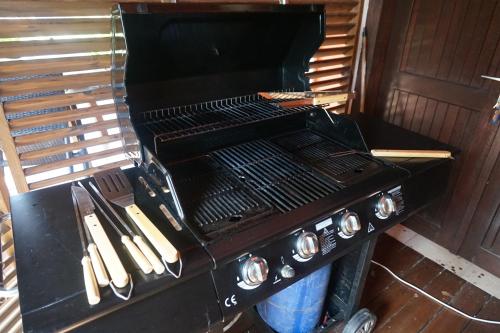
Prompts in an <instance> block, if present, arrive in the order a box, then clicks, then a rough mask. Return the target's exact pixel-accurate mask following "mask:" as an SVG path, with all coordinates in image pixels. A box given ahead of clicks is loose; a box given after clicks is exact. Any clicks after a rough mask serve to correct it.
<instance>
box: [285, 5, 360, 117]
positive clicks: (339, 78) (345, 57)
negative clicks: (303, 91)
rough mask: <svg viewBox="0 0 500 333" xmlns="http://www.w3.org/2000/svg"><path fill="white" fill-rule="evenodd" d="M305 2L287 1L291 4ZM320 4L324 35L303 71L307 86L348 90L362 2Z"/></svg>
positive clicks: (340, 108) (341, 106) (341, 108)
mask: <svg viewBox="0 0 500 333" xmlns="http://www.w3.org/2000/svg"><path fill="white" fill-rule="evenodd" d="M306 2H307V1H291V3H306ZM313 2H315V1H313ZM321 3H324V4H325V11H326V37H325V41H324V42H323V44H322V45H321V47H320V49H319V50H318V52H317V53H316V54H315V55H314V56H313V58H312V59H311V63H310V70H309V72H308V74H307V75H308V76H309V79H310V84H311V89H312V90H316V91H325V90H344V91H348V90H349V89H350V86H351V80H352V73H353V67H354V65H355V58H356V47H357V40H358V34H359V23H360V19H361V10H362V1H361V0H359V1H358V0H351V1H348V0H334V1H322V2H321ZM346 107H347V105H346V103H337V104H331V105H330V106H329V107H327V109H328V110H330V111H334V112H338V113H344V112H346Z"/></svg>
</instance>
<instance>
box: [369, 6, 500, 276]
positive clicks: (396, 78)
mask: <svg viewBox="0 0 500 333" xmlns="http://www.w3.org/2000/svg"><path fill="white" fill-rule="evenodd" d="M499 15H500V1H499V0H479V1H473V0H457V1H446V0H385V1H384V6H383V8H382V9H381V17H382V18H381V23H380V27H381V29H380V30H379V31H380V34H379V35H378V36H377V42H376V43H377V44H376V47H379V48H378V49H377V48H376V49H375V50H374V54H375V55H376V59H374V60H373V63H374V64H378V65H382V66H383V67H382V68H381V69H380V68H375V69H374V72H375V75H374V77H373V80H374V81H372V80H370V81H372V82H371V83H370V84H371V85H370V87H372V89H375V90H376V93H372V94H370V95H369V96H371V100H370V99H369V100H368V102H367V105H368V106H369V107H370V109H369V112H371V113H373V114H375V115H378V116H380V117H382V118H384V119H385V120H387V121H389V122H392V123H394V124H396V125H399V126H402V127H404V128H407V129H409V130H411V131H414V132H417V133H420V134H423V135H426V136H430V137H432V138H434V139H436V140H439V141H442V142H445V143H448V144H451V145H453V146H456V147H458V148H460V149H461V150H462V153H461V154H460V156H459V157H458V159H457V160H455V162H454V168H453V170H452V174H451V175H450V186H449V187H448V189H447V191H446V196H445V197H444V198H443V199H442V200H441V201H440V202H438V203H436V204H434V205H433V206H432V207H431V208H430V209H429V210H427V211H425V212H422V213H420V214H419V215H418V216H416V217H415V218H413V220H412V221H410V222H409V226H410V227H412V228H413V229H415V230H416V231H418V232H420V233H422V234H424V235H425V236H427V237H429V238H431V239H433V240H434V241H436V242H438V243H440V244H442V245H444V246H445V247H447V248H449V249H450V250H452V251H454V252H459V253H460V254H462V255H464V256H465V257H466V258H468V259H471V260H474V261H476V262H477V263H478V264H480V265H483V266H484V267H486V268H487V269H490V270H494V268H493V267H494V266H493V263H495V265H498V264H499V263H500V253H499V252H494V251H495V250H494V249H496V247H495V246H496V237H497V236H496V235H497V234H496V233H497V231H498V229H496V228H497V227H496V226H497V223H498V222H496V217H495V216H496V212H497V210H498V203H497V202H496V201H495V200H493V198H492V197H490V198H489V199H486V197H487V195H490V196H491V195H492V194H488V193H489V192H488V191H491V187H490V184H492V183H495V184H496V183H498V179H497V178H498V177H500V174H499V173H498V172H497V171H496V166H495V165H496V164H495V163H496V162H495V161H496V160H497V159H498V154H499V153H500V135H498V132H499V131H500V130H499V128H498V126H495V125H492V124H491V122H490V119H491V117H492V111H491V108H492V106H493V104H494V103H495V101H496V98H497V97H498V94H499V93H500V85H498V84H496V85H495V83H491V82H488V80H485V79H483V78H481V75H482V74H484V75H490V76H500V66H499V64H500V43H499V41H500V21H499V20H498V19H496V18H497V17H499ZM496 192H498V191H496ZM497 197H498V193H497ZM481 212H482V213H481ZM495 273H497V274H499V275H500V271H498V270H497V271H496V272H495Z"/></svg>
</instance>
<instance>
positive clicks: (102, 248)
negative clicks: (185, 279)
mask: <svg viewBox="0 0 500 333" xmlns="http://www.w3.org/2000/svg"><path fill="white" fill-rule="evenodd" d="M141 178H142V177H141ZM93 179H94V181H95V182H96V183H97V185H98V187H99V189H97V187H96V186H95V185H94V184H93V183H92V181H90V182H88V186H89V187H90V189H91V190H92V192H93V193H94V195H95V196H96V197H97V199H96V198H94V197H93V196H92V195H91V194H90V193H89V192H88V191H87V189H86V188H85V186H84V185H83V184H82V183H81V182H78V185H79V186H76V185H74V184H73V185H72V186H71V194H72V198H73V205H74V210H75V214H76V219H77V227H78V231H79V234H80V240H81V243H82V248H83V258H82V266H83V272H84V282H85V289H86V293H87V298H88V302H89V304H90V305H95V304H97V303H99V302H100V296H99V287H101V288H103V287H106V286H108V285H110V287H111V288H112V289H113V292H114V293H115V294H116V296H117V297H120V298H123V299H128V298H129V297H130V295H131V293H132V289H133V282H132V276H131V274H130V273H128V272H127V271H126V270H125V268H124V266H123V263H122V261H121V260H120V257H119V255H118V253H117V251H116V249H115V247H114V246H113V244H112V242H111V241H110V239H109V237H108V235H107V233H106V231H105V229H104V228H103V226H102V224H101V220H99V218H98V217H97V215H96V214H95V210H96V209H97V210H98V211H99V213H100V215H101V216H102V217H103V218H104V220H105V221H107V223H108V224H109V225H110V226H111V228H112V229H113V230H114V231H115V233H116V235H117V236H118V238H119V239H120V241H121V243H122V244H123V245H124V247H125V249H126V250H127V253H128V255H129V256H130V257H131V258H132V259H133V261H134V263H135V264H136V265H137V267H138V268H140V270H142V272H143V273H144V274H150V273H151V272H152V271H153V270H154V272H155V273H156V274H163V273H164V271H165V268H166V269H167V270H168V271H169V272H170V273H171V274H172V275H173V276H174V277H175V278H179V277H180V276H181V273H182V261H181V259H180V255H179V253H178V251H177V250H176V249H175V247H174V246H173V245H172V244H171V243H170V242H169V241H168V240H167V238H166V237H165V236H164V235H163V234H162V233H161V232H160V231H159V230H158V228H156V227H155V226H154V224H153V223H152V222H151V221H150V220H149V219H148V217H147V216H146V215H145V214H144V213H143V212H142V211H141V210H140V208H139V207H138V206H136V205H135V203H134V199H133V192H132V187H131V185H130V183H129V181H128V179H127V178H126V176H125V174H124V173H123V171H121V170H120V169H116V170H112V171H107V172H103V173H99V174H96V175H94V178H93ZM142 182H145V180H144V178H142ZM108 200H109V201H111V202H112V203H114V204H116V205H118V206H120V207H122V208H124V209H125V211H126V212H127V214H128V216H129V217H130V219H131V220H132V221H133V222H134V223H135V225H136V226H137V227H138V228H139V229H140V230H141V232H143V233H144V235H145V236H146V238H147V239H148V241H149V242H150V243H151V244H152V245H153V247H154V248H155V249H156V251H157V252H158V253H159V255H160V257H161V260H160V259H159V258H158V256H157V255H156V254H155V252H154V251H153V250H152V249H151V248H150V247H149V245H148V244H147V243H146V242H145V241H144V239H143V238H142V236H140V235H138V234H137V233H135V232H134V231H133V230H132V228H131V227H130V226H129V225H128V224H127V223H126V222H125V221H124V220H123V219H122V218H121V216H120V215H119V214H118V212H117V211H116V210H115V209H114V208H113V207H112V205H111V204H110V203H109V202H108ZM99 201H100V202H102V203H103V205H104V206H105V207H106V208H107V210H108V212H109V213H111V215H112V216H113V218H112V217H111V216H110V215H109V214H108V212H106V210H105V209H104V208H103V207H102V206H101V204H100V203H99ZM162 206H163V207H164V205H162ZM165 210H166V211H167V212H168V214H169V216H170V217H171V218H172V219H174V218H173V217H172V216H171V214H170V212H169V211H168V209H166V207H165V208H164V210H162V212H163V213H164V214H165ZM116 221H118V223H117V222H116ZM118 224H119V225H120V226H121V228H123V229H124V230H125V233H124V232H123V231H122V229H120V227H119V226H118ZM83 230H85V234H86V239H87V243H88V247H85V243H86V242H85V239H84V231H83ZM130 237H132V239H131V238H130ZM132 240H133V241H132ZM94 242H95V243H94ZM101 258H102V259H101ZM162 261H163V262H162ZM176 262H179V271H178V273H174V272H172V270H171V269H170V268H169V267H168V265H169V264H173V263H176ZM108 273H109V276H110V278H111V279H109V278H108ZM129 284H130V291H129V293H128V294H129V296H127V297H124V296H122V295H121V294H119V293H118V292H117V291H116V288H124V287H126V286H127V285H129Z"/></svg>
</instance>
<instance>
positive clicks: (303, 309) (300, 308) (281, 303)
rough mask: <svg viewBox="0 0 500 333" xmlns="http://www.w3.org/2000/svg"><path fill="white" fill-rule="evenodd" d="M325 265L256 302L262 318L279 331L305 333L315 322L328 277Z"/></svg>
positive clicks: (328, 268) (328, 269)
mask: <svg viewBox="0 0 500 333" xmlns="http://www.w3.org/2000/svg"><path fill="white" fill-rule="evenodd" d="M330 271H331V265H327V266H325V267H323V268H320V269H318V270H317V271H315V272H313V273H311V274H309V275H308V276H306V277H304V278H303V279H301V280H299V281H297V282H295V283H294V284H292V285H291V286H289V287H288V288H286V289H284V290H282V291H280V292H279V293H277V294H275V295H273V296H271V297H269V298H268V299H266V300H265V301H263V302H261V303H259V304H257V311H258V312H259V314H260V316H261V317H262V319H263V320H264V321H265V322H266V323H267V324H268V325H269V326H271V328H272V329H274V330H275V331H277V332H279V333H308V332H311V331H312V330H313V329H314V328H315V327H316V325H317V324H318V322H319V320H320V316H321V312H322V310H323V303H324V300H325V296H326V292H327V289H328V281H329V280H330Z"/></svg>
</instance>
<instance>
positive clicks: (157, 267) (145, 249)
mask: <svg viewBox="0 0 500 333" xmlns="http://www.w3.org/2000/svg"><path fill="white" fill-rule="evenodd" d="M134 243H135V244H137V247H139V249H140V250H141V251H142V253H144V256H146V258H148V260H149V262H150V263H151V265H152V266H153V269H154V271H155V273H156V274H163V272H165V266H164V265H163V263H162V262H161V260H160V259H158V257H157V256H156V254H155V253H154V252H153V250H151V248H150V247H149V246H148V244H146V242H145V241H144V239H142V237H141V236H134Z"/></svg>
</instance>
